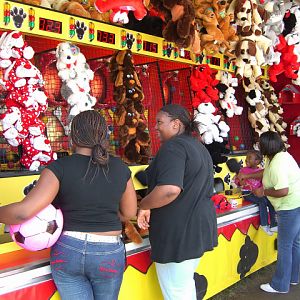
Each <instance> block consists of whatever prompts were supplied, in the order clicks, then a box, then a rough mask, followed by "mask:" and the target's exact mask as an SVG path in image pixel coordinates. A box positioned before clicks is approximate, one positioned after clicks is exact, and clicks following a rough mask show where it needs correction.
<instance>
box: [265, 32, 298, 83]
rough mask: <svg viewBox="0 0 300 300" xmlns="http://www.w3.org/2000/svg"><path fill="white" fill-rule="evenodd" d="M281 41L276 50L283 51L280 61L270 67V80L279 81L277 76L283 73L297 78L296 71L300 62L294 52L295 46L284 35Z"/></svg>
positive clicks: (281, 36)
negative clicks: (288, 42) (289, 43)
mask: <svg viewBox="0 0 300 300" xmlns="http://www.w3.org/2000/svg"><path fill="white" fill-rule="evenodd" d="M279 41H280V42H279V44H278V45H277V46H276V48H275V50H276V51H278V52H281V57H280V63H279V64H277V65H272V66H271V67H270V68H269V77H270V80H271V81H273V82H277V76H278V75H279V74H281V73H284V75H285V76H286V77H287V78H291V79H297V76H298V75H297V73H296V72H297V71H298V70H299V68H300V63H299V62H297V59H298V57H297V55H296V54H294V48H295V46H294V45H290V46H289V45H288V44H287V42H286V40H285V38H284V36H283V35H280V36H279Z"/></svg>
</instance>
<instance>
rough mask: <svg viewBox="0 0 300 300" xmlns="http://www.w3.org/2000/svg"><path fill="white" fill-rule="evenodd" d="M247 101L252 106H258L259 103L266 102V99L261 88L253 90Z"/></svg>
mask: <svg viewBox="0 0 300 300" xmlns="http://www.w3.org/2000/svg"><path fill="white" fill-rule="evenodd" d="M246 101H247V102H248V103H249V105H251V106H256V104H258V103H261V104H264V101H263V100H262V93H261V91H260V90H259V89H253V90H251V91H250V92H249V93H248V95H247V97H246Z"/></svg>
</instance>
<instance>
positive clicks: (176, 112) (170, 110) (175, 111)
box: [160, 104, 200, 135]
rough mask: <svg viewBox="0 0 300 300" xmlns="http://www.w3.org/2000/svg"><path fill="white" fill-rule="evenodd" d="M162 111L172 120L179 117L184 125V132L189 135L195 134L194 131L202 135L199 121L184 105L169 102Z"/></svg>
mask: <svg viewBox="0 0 300 300" xmlns="http://www.w3.org/2000/svg"><path fill="white" fill-rule="evenodd" d="M160 111H162V112H165V113H167V114H168V116H169V117H170V118H171V119H172V120H175V119H178V120H179V121H180V122H181V123H182V124H183V126H184V133H186V134H188V135H193V133H196V134H197V135H200V132H199V128H198V125H199V123H198V122H197V121H195V117H192V116H191V114H190V113H189V112H188V110H187V109H186V108H184V107H183V106H181V105H179V104H168V105H165V106H163V107H162V108H161V109H160Z"/></svg>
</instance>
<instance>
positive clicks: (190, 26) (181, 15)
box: [150, 0, 197, 48]
mask: <svg viewBox="0 0 300 300" xmlns="http://www.w3.org/2000/svg"><path fill="white" fill-rule="evenodd" d="M150 2H151V4H152V5H153V7H154V8H155V9H156V10H158V11H160V12H162V13H163V14H164V17H165V21H166V23H167V24H166V26H165V28H164V30H163V37H164V38H165V39H166V40H167V41H169V42H174V43H175V44H176V45H177V46H178V47H179V48H187V47H189V46H190V45H191V44H192V43H193V41H194V39H195V32H196V28H195V24H194V22H195V9H194V7H193V3H192V2H191V0H186V1H182V0H176V1H166V0H151V1H150ZM196 48H197V47H196Z"/></svg>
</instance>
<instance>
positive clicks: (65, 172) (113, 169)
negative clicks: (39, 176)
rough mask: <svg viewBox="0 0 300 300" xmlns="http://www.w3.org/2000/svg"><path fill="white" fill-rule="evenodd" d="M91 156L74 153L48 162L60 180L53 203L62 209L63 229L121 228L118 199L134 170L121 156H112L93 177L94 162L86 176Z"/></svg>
mask: <svg viewBox="0 0 300 300" xmlns="http://www.w3.org/2000/svg"><path fill="white" fill-rule="evenodd" d="M89 160H90V157H89V156H85V155H81V154H73V155H71V156H67V157H63V158H60V159H59V160H56V161H54V162H52V163H51V164H50V165H49V166H47V168H48V169H49V170H51V171H52V172H53V173H54V174H55V176H56V177H57V178H58V180H59V183H60V186H59V192H58V194H57V196H56V199H55V200H54V201H53V203H52V204H53V205H54V206H55V207H58V208H61V210H62V212H63V216H64V230H71V231H81V232H105V231H113V230H120V229H121V228H122V225H121V221H120V219H119V217H118V211H119V203H120V199H121V196H122V194H123V193H124V191H125V189H126V184H127V181H128V180H129V178H130V176H131V172H130V170H129V168H128V167H127V166H126V165H125V164H124V163H123V162H122V161H121V159H119V158H117V157H112V156H110V158H109V163H108V166H107V167H104V168H100V169H99V171H98V173H97V175H96V176H95V178H94V179H93V180H92V181H91V179H92V177H93V175H94V174H95V173H94V170H95V168H96V167H95V166H92V169H91V171H90V172H89V173H88V176H87V177H86V179H84V176H85V174H86V171H87V168H88V164H89Z"/></svg>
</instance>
